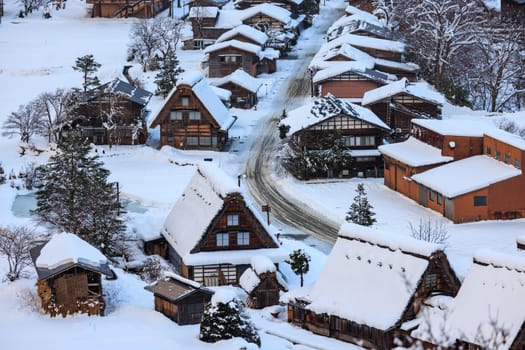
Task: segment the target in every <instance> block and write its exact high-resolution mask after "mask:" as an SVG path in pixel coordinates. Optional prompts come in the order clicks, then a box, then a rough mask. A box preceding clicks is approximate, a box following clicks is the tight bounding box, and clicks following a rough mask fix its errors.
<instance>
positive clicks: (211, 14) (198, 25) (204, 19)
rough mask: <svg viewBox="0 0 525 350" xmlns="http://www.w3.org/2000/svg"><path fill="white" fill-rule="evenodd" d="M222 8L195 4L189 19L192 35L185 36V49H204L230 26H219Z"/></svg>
mask: <svg viewBox="0 0 525 350" xmlns="http://www.w3.org/2000/svg"><path fill="white" fill-rule="evenodd" d="M219 14H220V10H219V8H218V7H217V6H193V7H191V8H190V12H189V14H188V19H189V21H190V23H191V29H192V36H190V37H184V38H183V39H182V41H183V42H184V48H185V49H203V48H205V47H206V46H209V45H211V44H213V43H214V42H215V40H217V38H218V37H220V36H221V35H222V34H223V33H224V32H227V31H228V30H230V28H231V27H230V26H229V25H228V26H224V27H223V26H218V20H219Z"/></svg>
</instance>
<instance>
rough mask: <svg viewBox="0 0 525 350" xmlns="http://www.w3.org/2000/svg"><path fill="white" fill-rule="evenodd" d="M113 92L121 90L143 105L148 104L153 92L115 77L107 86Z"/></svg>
mask: <svg viewBox="0 0 525 350" xmlns="http://www.w3.org/2000/svg"><path fill="white" fill-rule="evenodd" d="M107 90H108V91H111V92H119V93H121V94H123V95H124V96H126V97H127V98H128V99H129V100H131V101H132V102H135V103H137V104H139V105H141V106H145V105H147V104H148V102H149V100H150V99H151V96H153V94H152V93H151V92H149V91H147V90H144V89H142V88H139V87H137V86H133V85H131V84H129V83H127V82H125V81H123V80H120V79H119V78H115V79H114V80H113V81H112V82H111V83H110V85H109V86H108V88H107Z"/></svg>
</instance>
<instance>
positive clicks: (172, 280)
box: [144, 273, 213, 326]
mask: <svg viewBox="0 0 525 350" xmlns="http://www.w3.org/2000/svg"><path fill="white" fill-rule="evenodd" d="M144 289H146V290H147V291H150V292H152V293H153V295H154V297H155V311H158V312H160V313H162V314H164V315H165V316H166V317H168V318H169V319H171V320H172V321H174V322H176V323H177V324H179V325H181V326H182V325H186V324H197V323H200V322H201V319H202V314H203V312H204V307H205V306H206V304H208V303H209V302H210V300H211V297H212V295H213V291H212V290H210V289H207V288H204V287H202V286H201V285H200V284H199V283H197V282H195V281H192V280H189V279H187V278H184V277H182V276H179V275H176V274H173V273H170V274H168V275H167V276H166V278H164V279H162V280H160V281H158V282H155V283H153V284H152V285H150V286H146V287H144Z"/></svg>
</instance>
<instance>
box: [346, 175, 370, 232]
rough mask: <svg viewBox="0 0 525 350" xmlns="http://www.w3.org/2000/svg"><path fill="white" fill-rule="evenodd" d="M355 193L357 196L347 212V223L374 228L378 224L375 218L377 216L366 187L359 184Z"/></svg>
mask: <svg viewBox="0 0 525 350" xmlns="http://www.w3.org/2000/svg"><path fill="white" fill-rule="evenodd" d="M355 191H356V193H357V194H356V196H355V197H354V202H353V203H352V205H351V206H350V210H349V211H348V212H347V216H346V221H348V222H353V223H355V224H358V225H363V226H372V225H373V224H374V222H376V219H375V218H374V216H375V215H376V214H375V213H374V212H373V211H372V209H373V208H374V207H372V205H370V203H368V198H367V197H366V191H365V187H364V185H363V184H362V183H360V184H358V185H357V188H356V190H355Z"/></svg>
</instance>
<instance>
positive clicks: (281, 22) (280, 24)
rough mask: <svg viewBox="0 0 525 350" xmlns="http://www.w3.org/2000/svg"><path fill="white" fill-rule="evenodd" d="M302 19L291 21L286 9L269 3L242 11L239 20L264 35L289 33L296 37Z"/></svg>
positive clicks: (290, 15)
mask: <svg viewBox="0 0 525 350" xmlns="http://www.w3.org/2000/svg"><path fill="white" fill-rule="evenodd" d="M302 17H303V16H301V17H300V18H298V19H293V18H292V13H291V12H290V11H288V10H287V9H285V8H283V7H279V6H276V5H273V4H271V3H262V4H259V5H255V6H252V7H249V8H247V9H245V10H243V11H242V14H241V17H240V18H241V21H242V23H243V24H247V25H249V26H252V27H254V28H256V29H258V30H260V31H262V32H264V33H268V32H270V31H274V32H286V31H291V32H294V33H295V34H297V35H298V34H299V30H300V28H301V21H302Z"/></svg>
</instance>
